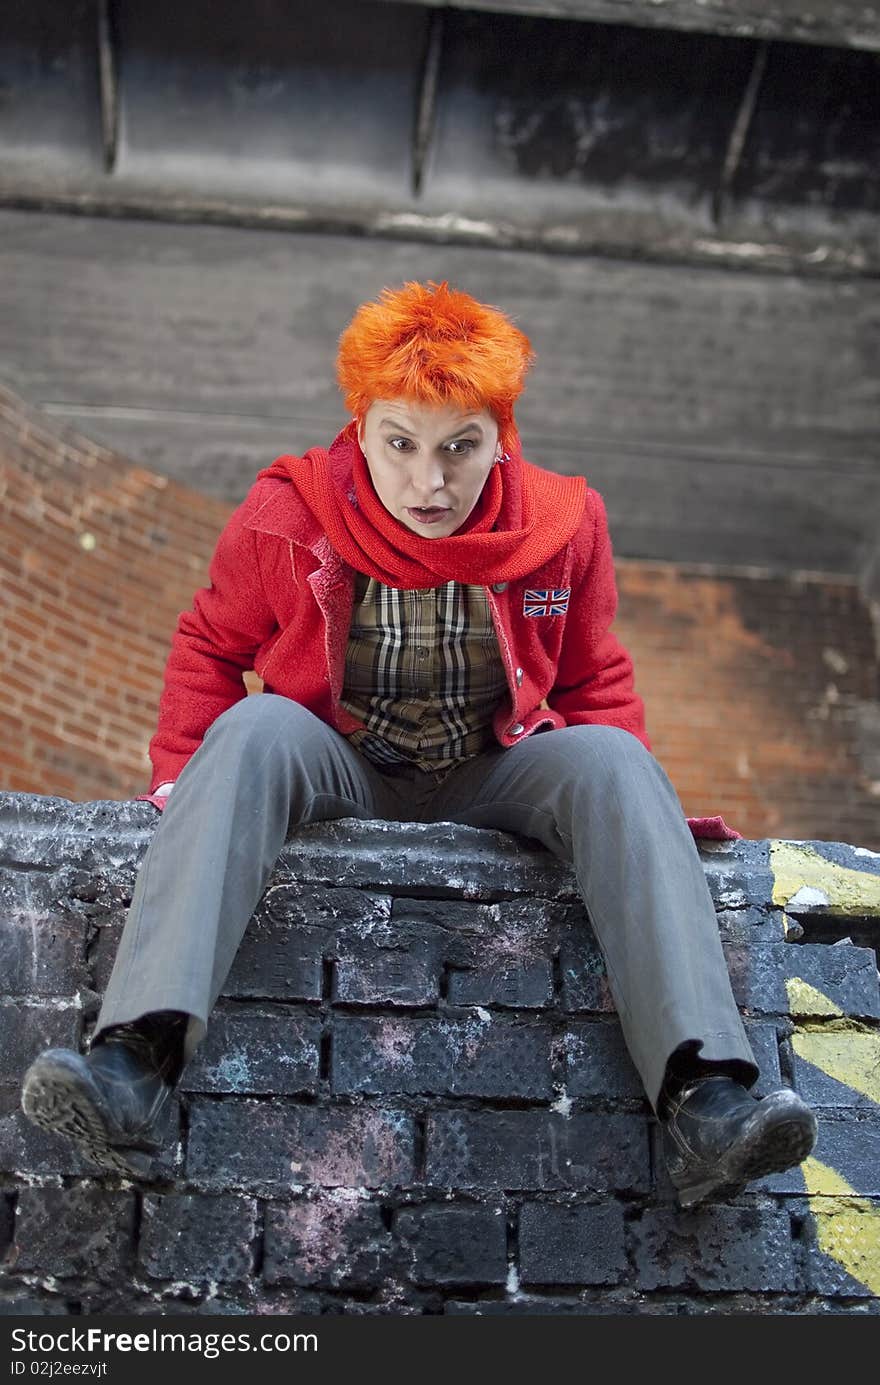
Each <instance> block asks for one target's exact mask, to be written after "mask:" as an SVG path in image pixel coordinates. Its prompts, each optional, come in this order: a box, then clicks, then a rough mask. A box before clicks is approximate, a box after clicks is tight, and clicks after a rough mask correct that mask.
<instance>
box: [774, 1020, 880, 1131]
mask: <svg viewBox="0 0 880 1385" xmlns="http://www.w3.org/2000/svg"><path fill="white" fill-rule="evenodd" d="M791 1044H792V1049H793V1051H794V1083H795V1086H796V1088H797V1090H798V1091H799V1092H800V1094H801V1096H802V1097H803V1098H804V1100H805V1101H808V1102H809V1103H810V1105H811V1106H815V1107H822V1106H842V1107H848V1108H850V1109H856V1110H865V1111H876V1109H877V1101H878V1098H880V1034H878V1033H877V1031H876V1030H866V1031H858V1030H853V1029H842V1030H837V1029H827V1028H826V1029H813V1030H806V1029H800V1030H798V1029H796V1030H795V1032H794V1034H793V1035H792V1039H791Z"/></svg>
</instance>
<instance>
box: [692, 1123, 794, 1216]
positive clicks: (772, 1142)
mask: <svg viewBox="0 0 880 1385" xmlns="http://www.w3.org/2000/svg"><path fill="white" fill-rule="evenodd" d="M766 1100H767V1101H772V1098H770V1097H768V1098H766ZM760 1115H762V1116H763V1120H762V1119H760V1116H756V1118H755V1120H754V1122H753V1124H752V1127H751V1129H749V1130H747V1131H746V1132H744V1134H743V1137H742V1139H741V1140H740V1141H739V1143H738V1144H736V1145H733V1146H732V1148H731V1149H729V1150H728V1152H727V1155H726V1157H725V1158H724V1159H723V1160H721V1161H720V1163H719V1165H718V1166H717V1167H716V1168H715V1169H714V1170H713V1172H712V1173H711V1174H707V1175H705V1176H704V1177H703V1178H701V1179H695V1180H694V1181H692V1182H689V1183H680V1184H676V1190H677V1193H678V1200H679V1203H680V1204H681V1206H682V1207H692V1206H693V1205H694V1203H697V1202H702V1201H703V1200H704V1199H705V1198H707V1197H709V1196H710V1195H712V1194H714V1195H715V1196H717V1197H723V1198H729V1197H734V1196H735V1195H736V1194H737V1193H739V1192H741V1191H742V1189H743V1188H744V1187H745V1185H746V1184H747V1183H751V1182H753V1180H754V1179H756V1178H765V1177H766V1176H767V1175H768V1174H771V1173H782V1172H784V1170H785V1169H790V1168H793V1167H794V1166H795V1165H796V1164H800V1163H802V1162H803V1160H804V1159H806V1157H807V1155H808V1154H809V1153H810V1151H811V1150H812V1148H813V1146H814V1145H815V1143H816V1133H817V1130H818V1127H817V1124H816V1117H815V1116H814V1115H813V1113H812V1111H810V1110H808V1109H807V1108H806V1107H804V1106H803V1105H802V1104H801V1103H800V1102H799V1103H798V1109H797V1110H796V1111H792V1112H791V1114H790V1115H788V1116H786V1115H785V1114H784V1110H783V1111H782V1112H780V1111H774V1110H773V1109H772V1107H771V1108H768V1109H767V1110H766V1111H764V1112H761V1113H760Z"/></svg>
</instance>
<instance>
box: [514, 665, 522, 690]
mask: <svg viewBox="0 0 880 1385" xmlns="http://www.w3.org/2000/svg"><path fill="white" fill-rule="evenodd" d="M515 676H516V686H517V687H518V688H521V687H522V680H523V671H522V669H521V668H518V669H517V671H516V675H515Z"/></svg>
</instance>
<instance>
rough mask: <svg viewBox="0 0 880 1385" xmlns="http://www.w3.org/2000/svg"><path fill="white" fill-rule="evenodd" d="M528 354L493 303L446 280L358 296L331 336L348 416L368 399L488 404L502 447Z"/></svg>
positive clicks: (507, 438) (483, 406) (507, 441)
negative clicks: (335, 337) (371, 298)
mask: <svg viewBox="0 0 880 1385" xmlns="http://www.w3.org/2000/svg"><path fill="white" fill-rule="evenodd" d="M532 359H533V352H532V347H531V343H530V341H529V339H528V337H527V336H525V334H524V333H523V332H521V331H520V330H519V328H518V327H515V326H514V325H513V323H512V322H511V320H510V318H509V317H507V316H506V314H505V313H503V312H501V310H500V309H499V308H493V307H490V306H489V305H488V304H486V303H478V302H477V300H476V299H475V298H471V296H470V294H467V293H461V292H459V291H458V290H456V289H450V287H449V285H448V283H442V284H435V283H433V282H428V283H427V284H419V283H408V284H404V286H403V288H401V289H387V288H386V289H383V290H382V293H381V294H380V296H379V299H378V301H377V302H375V303H362V304H361V306H360V307H359V308H358V310H357V312H356V313H355V315H354V317H353V318H352V320H351V322H350V323H349V325H348V327H346V329H345V331H344V332H343V333H342V336H341V337H340V338H339V352H338V355H337V357H336V372H337V378H338V380H339V384H340V387H341V389H342V392H343V394H344V396H345V403H346V407H347V408H349V409H350V410H351V412H352V413H353V414H354V416H355V418H358V419H360V418H363V416H364V414H365V413H366V411H367V409H368V408H369V407H370V405H371V404H372V402H373V400H374V399H412V400H418V401H419V403H422V404H457V405H458V406H459V408H461V409H488V410H489V412H490V413H491V414H492V415H493V417H494V418H495V420H496V422H497V424H498V429H499V438H500V442H501V445H502V447H507V446H509V444H510V442H511V434H512V432H513V429H514V427H515V425H514V421H513V405H514V402H515V400H516V399H518V398H519V395H520V394H521V393H522V388H523V381H524V378H525V373H526V371H527V370H528V368H529V365H530V364H531V362H532Z"/></svg>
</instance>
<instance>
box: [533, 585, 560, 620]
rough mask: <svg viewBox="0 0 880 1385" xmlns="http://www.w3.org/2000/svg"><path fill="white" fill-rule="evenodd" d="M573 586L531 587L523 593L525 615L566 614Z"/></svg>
mask: <svg viewBox="0 0 880 1385" xmlns="http://www.w3.org/2000/svg"><path fill="white" fill-rule="evenodd" d="M570 596H571V587H537V588H536V587H530V588H529V589H528V590H527V591H526V592H525V593H524V594H523V615H524V616H564V615H565V613H566V611H567V610H568V598H569V597H570Z"/></svg>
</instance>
